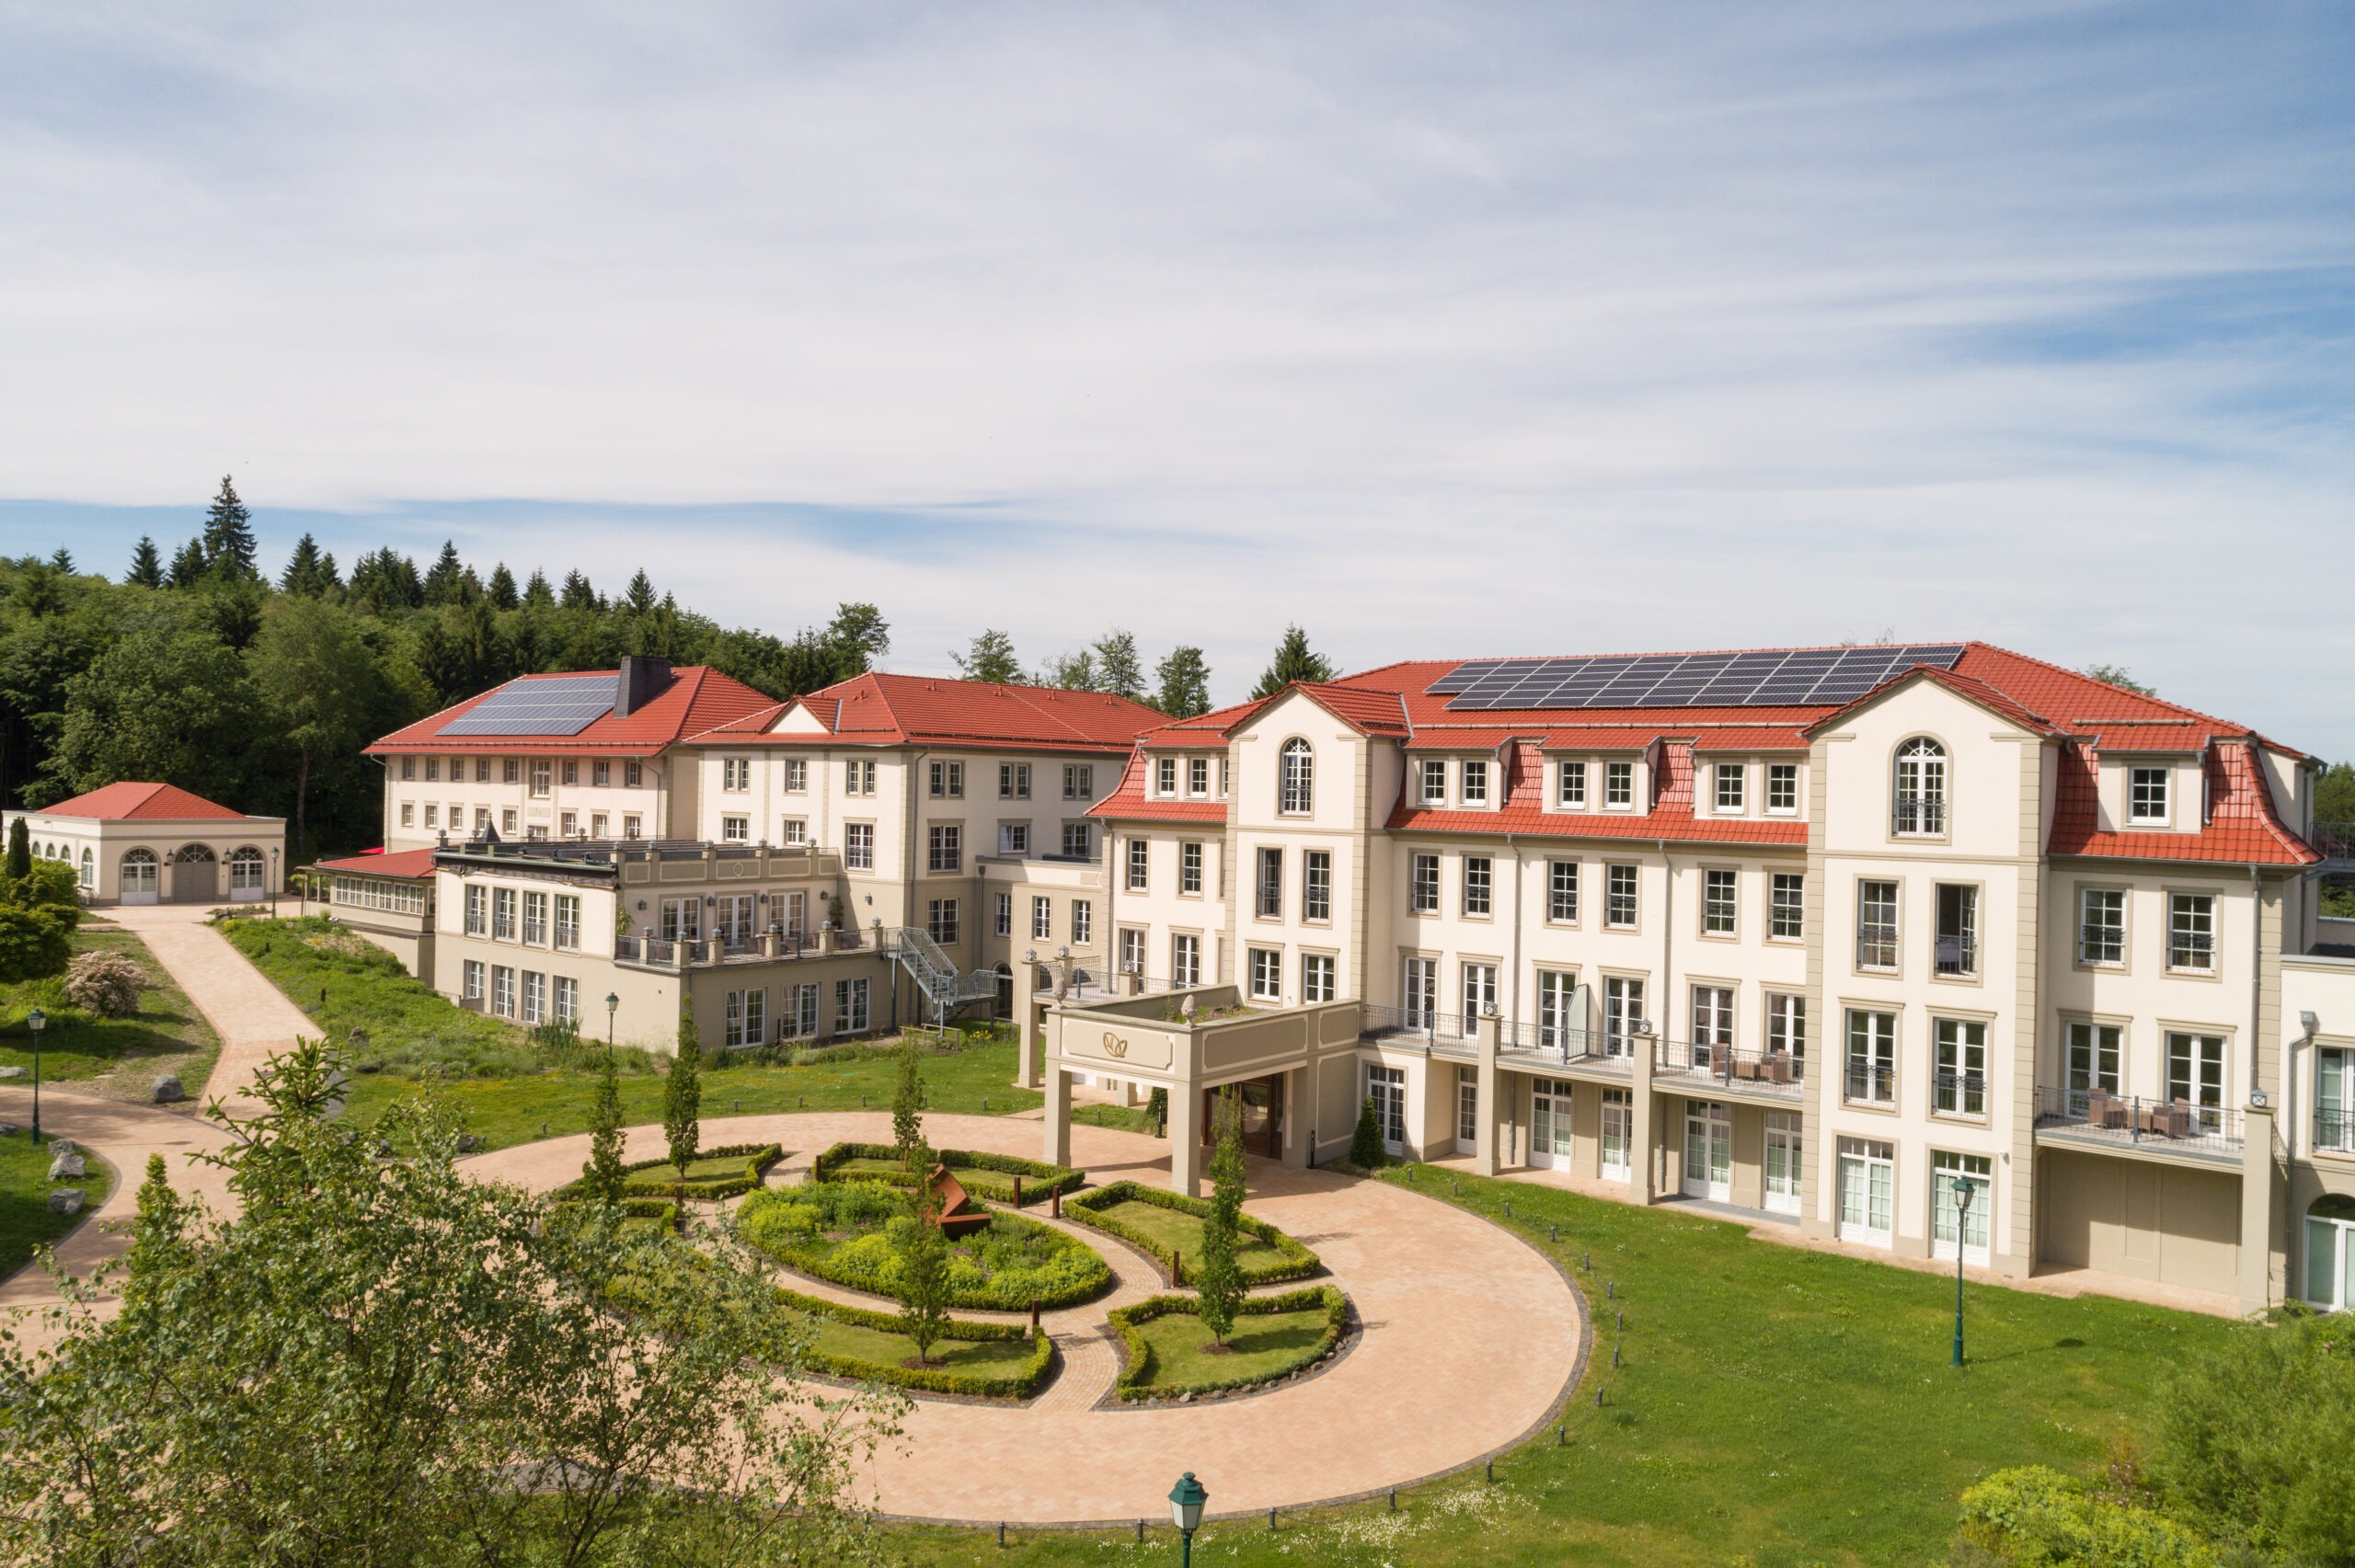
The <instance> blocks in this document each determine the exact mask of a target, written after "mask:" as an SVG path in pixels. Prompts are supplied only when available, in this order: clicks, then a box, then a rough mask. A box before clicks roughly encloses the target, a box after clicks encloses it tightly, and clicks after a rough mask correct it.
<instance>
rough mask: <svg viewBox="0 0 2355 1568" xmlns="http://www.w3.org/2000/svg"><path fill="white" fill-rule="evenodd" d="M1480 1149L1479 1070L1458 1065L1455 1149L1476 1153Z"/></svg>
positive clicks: (1461, 1152) (1458, 1151) (1456, 1073)
mask: <svg viewBox="0 0 2355 1568" xmlns="http://www.w3.org/2000/svg"><path fill="white" fill-rule="evenodd" d="M1479 1150H1480V1070H1479V1069H1478V1068H1476V1067H1459V1068H1457V1069H1456V1070H1455V1151H1456V1152H1457V1153H1458V1154H1476V1153H1478V1152H1479Z"/></svg>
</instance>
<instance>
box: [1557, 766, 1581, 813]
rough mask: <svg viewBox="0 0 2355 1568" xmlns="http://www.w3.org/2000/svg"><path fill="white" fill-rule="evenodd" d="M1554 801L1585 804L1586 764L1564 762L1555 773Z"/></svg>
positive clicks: (1572, 804) (1560, 804) (1571, 804)
mask: <svg viewBox="0 0 2355 1568" xmlns="http://www.w3.org/2000/svg"><path fill="white" fill-rule="evenodd" d="M1554 799H1555V803H1556V804H1557V805H1559V806H1569V807H1580V806H1584V805H1585V804H1586V764H1585V763H1584V762H1564V763H1563V764H1562V765H1561V771H1560V772H1559V773H1557V774H1556V775H1555V795H1554Z"/></svg>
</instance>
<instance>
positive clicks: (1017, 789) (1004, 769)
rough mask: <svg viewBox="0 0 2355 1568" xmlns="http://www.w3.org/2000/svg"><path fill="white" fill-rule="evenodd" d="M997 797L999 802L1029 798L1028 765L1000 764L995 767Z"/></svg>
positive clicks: (1019, 763) (1025, 763) (1017, 763)
mask: <svg viewBox="0 0 2355 1568" xmlns="http://www.w3.org/2000/svg"><path fill="white" fill-rule="evenodd" d="M997 797H998V798H999V799H1000V800H1028V799H1029V798H1030V764H1029V763H1028V762H1000V763H999V764H998V765H997Z"/></svg>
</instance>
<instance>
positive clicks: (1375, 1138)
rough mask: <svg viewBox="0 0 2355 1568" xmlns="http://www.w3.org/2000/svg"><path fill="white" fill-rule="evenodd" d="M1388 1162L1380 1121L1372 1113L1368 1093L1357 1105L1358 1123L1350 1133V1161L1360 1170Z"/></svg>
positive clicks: (1375, 1168) (1371, 1101)
mask: <svg viewBox="0 0 2355 1568" xmlns="http://www.w3.org/2000/svg"><path fill="white" fill-rule="evenodd" d="M1389 1162H1390V1155H1389V1151H1388V1150H1384V1148H1383V1147H1382V1123H1381V1122H1380V1121H1379V1120H1377V1119H1376V1118H1375V1116H1374V1114H1373V1095H1371V1094H1368V1095H1367V1096H1366V1097H1365V1104H1362V1105H1361V1106H1359V1107H1358V1125H1357V1127H1356V1128H1355V1129H1354V1130H1353V1131H1352V1132H1351V1133H1350V1164H1352V1165H1355V1166H1356V1167H1357V1168H1358V1169H1359V1170H1361V1171H1378V1170H1380V1169H1381V1168H1382V1167H1383V1166H1384V1165H1385V1164H1388V1163H1389Z"/></svg>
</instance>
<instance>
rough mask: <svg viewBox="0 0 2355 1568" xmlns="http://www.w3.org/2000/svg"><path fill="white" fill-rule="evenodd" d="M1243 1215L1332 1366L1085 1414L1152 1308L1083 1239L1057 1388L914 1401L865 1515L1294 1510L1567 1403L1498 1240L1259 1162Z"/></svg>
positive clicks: (858, 1117) (1563, 1289)
mask: <svg viewBox="0 0 2355 1568" xmlns="http://www.w3.org/2000/svg"><path fill="white" fill-rule="evenodd" d="M925 1133H926V1135H927V1137H928V1138H929V1139H931V1141H932V1142H933V1144H934V1146H935V1147H936V1148H955V1149H986V1150H995V1151H998V1152H1002V1153H1007V1154H1018V1155H1023V1156H1026V1157H1029V1158H1036V1157H1037V1154H1038V1145H1039V1137H1040V1132H1039V1124H1038V1123H1037V1122H1036V1121H1031V1120H1015V1119H1011V1118H1006V1117H998V1116H948V1115H940V1114H934V1115H929V1116H926V1117H925ZM844 1139H858V1140H865V1141H874V1140H886V1141H888V1140H889V1139H890V1116H889V1115H888V1114H887V1113H884V1112H881V1111H853V1112H834V1113H819V1112H811V1113H806V1114H801V1115H789V1116H730V1117H720V1118H715V1119H712V1120H707V1121H706V1122H705V1123H704V1124H703V1140H704V1141H705V1142H706V1143H708V1144H727V1143H752V1142H769V1141H775V1142H777V1143H780V1144H782V1145H783V1146H784V1148H785V1150H786V1152H787V1170H788V1172H789V1171H790V1170H791V1169H792V1168H794V1167H806V1166H807V1164H808V1163H809V1162H810V1157H811V1156H812V1155H814V1154H815V1153H817V1152H818V1150H821V1149H824V1148H825V1147H826V1146H827V1145H829V1144H831V1143H835V1142H839V1141H842V1140H844ZM588 1145H589V1140H588V1139H587V1138H586V1137H585V1136H580V1137H573V1138H562V1139H550V1140H548V1141H546V1142H543V1143H534V1144H525V1145H523V1146H521V1147H518V1148H514V1149H504V1150H498V1151H496V1152H493V1153H489V1154H481V1155H477V1156H474V1157H473V1158H472V1159H470V1160H469V1161H467V1162H466V1164H467V1166H468V1168H470V1169H472V1170H474V1171H475V1172H477V1173H479V1174H481V1175H483V1176H486V1177H489V1178H492V1179H496V1180H504V1181H512V1182H517V1183H520V1184H522V1185H524V1186H527V1187H530V1188H532V1189H534V1190H545V1189H546V1188H549V1187H553V1186H557V1185H561V1184H562V1183H564V1182H567V1181H569V1180H571V1179H572V1178H573V1177H574V1176H576V1175H578V1174H579V1173H580V1166H581V1163H582V1162H583V1161H585V1160H586V1159H587V1158H588ZM661 1151H662V1134H661V1128H659V1127H637V1128H633V1129H632V1130H631V1132H630V1134H629V1154H628V1157H629V1158H631V1159H653V1158H655V1157H657V1156H658V1155H660V1154H661ZM1072 1151H1073V1157H1074V1160H1076V1161H1077V1162H1080V1163H1082V1164H1084V1165H1085V1166H1086V1168H1087V1170H1088V1172H1089V1173H1090V1175H1091V1176H1092V1177H1093V1178H1094V1179H1095V1180H1096V1181H1097V1182H1099V1183H1102V1182H1111V1181H1119V1180H1120V1179H1122V1178H1124V1177H1135V1178H1137V1179H1140V1180H1145V1181H1155V1182H1158V1181H1162V1180H1166V1175H1167V1169H1168V1166H1167V1155H1166V1153H1165V1152H1164V1151H1163V1146H1162V1145H1161V1143H1160V1142H1159V1141H1158V1140H1157V1139H1149V1138H1145V1137H1143V1136H1141V1135H1138V1134H1135V1133H1127V1132H1115V1131H1112V1130H1110V1129H1108V1128H1102V1127H1086V1126H1075V1127H1073V1128H1072ZM1247 1207H1248V1208H1249V1210H1250V1212H1251V1213H1253V1214H1255V1215H1258V1217H1260V1218H1261V1219H1267V1220H1269V1222H1271V1223H1273V1224H1276V1225H1279V1226H1281V1227H1282V1228H1283V1229H1284V1230H1288V1231H1290V1232H1291V1233H1292V1234H1293V1235H1294V1236H1297V1237H1299V1238H1300V1239H1301V1240H1302V1241H1304V1242H1306V1243H1307V1244H1308V1245H1309V1246H1311V1247H1313V1248H1315V1250H1316V1252H1317V1253H1318V1254H1319V1255H1320V1256H1321V1257H1322V1258H1323V1259H1324V1260H1325V1263H1326V1265H1327V1268H1328V1269H1329V1270H1330V1271H1331V1274H1332V1277H1333V1281H1334V1283H1336V1284H1338V1285H1339V1286H1340V1287H1341V1288H1343V1289H1344V1290H1345V1291H1347V1292H1348V1293H1349V1295H1350V1299H1351V1301H1352V1302H1353V1303H1354V1304H1355V1306H1356V1309H1357V1313H1358V1317H1359V1319H1360V1321H1361V1323H1362V1324H1363V1333H1362V1334H1361V1338H1360V1340H1359V1342H1358V1344H1357V1345H1356V1346H1355V1348H1353V1349H1352V1350H1351V1351H1350V1353H1349V1354H1348V1355H1347V1356H1343V1357H1342V1358H1341V1359H1340V1360H1338V1362H1336V1363H1334V1364H1333V1365H1332V1366H1331V1367H1330V1368H1328V1369H1327V1370H1326V1371H1325V1372H1324V1373H1323V1374H1322V1375H1320V1376H1318V1377H1315V1378H1312V1379H1304V1380H1303V1381H1301V1382H1298V1383H1292V1384H1289V1385H1286V1386H1284V1387H1282V1388H1281V1389H1278V1390H1275V1391H1271V1392H1269V1393H1265V1394H1260V1395H1257V1396H1254V1397H1250V1398H1246V1399H1235V1400H1224V1401H1218V1400H1212V1401H1208V1402H1201V1403H1197V1404H1191V1405H1179V1406H1166V1405H1165V1406H1155V1407H1152V1408H1145V1409H1118V1408H1114V1409H1098V1408H1097V1400H1098V1399H1099V1398H1100V1397H1101V1396H1102V1395H1103V1394H1104V1393H1105V1392H1106V1391H1109V1389H1110V1388H1111V1386H1112V1379H1113V1377H1114V1374H1115V1372H1116V1370H1117V1368H1118V1364H1119V1357H1118V1355H1117V1354H1116V1352H1115V1351H1114V1349H1113V1346H1112V1344H1111V1342H1110V1341H1109V1339H1108V1338H1107V1337H1106V1333H1107V1331H1106V1329H1105V1326H1104V1314H1105V1312H1106V1311H1107V1310H1109V1309H1110V1308H1111V1307H1114V1306H1117V1305H1120V1304H1121V1303H1122V1302H1124V1301H1128V1300H1134V1299H1139V1298H1141V1297H1143V1296H1146V1295H1150V1294H1153V1293H1154V1292H1155V1290H1156V1289H1158V1288H1159V1279H1158V1276H1157V1275H1156V1274H1155V1271H1154V1270H1153V1268H1152V1267H1151V1265H1148V1264H1147V1263H1145V1261H1144V1260H1143V1257H1142V1255H1141V1254H1138V1253H1134V1252H1133V1251H1132V1250H1131V1249H1129V1248H1127V1247H1125V1246H1123V1245H1121V1244H1120V1243H1119V1242H1112V1241H1111V1240H1109V1238H1106V1237H1102V1236H1099V1235H1097V1233H1095V1232H1093V1231H1085V1230H1083V1231H1080V1232H1079V1233H1080V1234H1082V1235H1085V1236H1086V1237H1087V1238H1088V1240H1089V1241H1090V1242H1092V1243H1095V1244H1097V1247H1098V1250H1099V1251H1101V1252H1103V1253H1104V1254H1105V1255H1106V1256H1107V1257H1108V1258H1109V1260H1110V1261H1111V1263H1112V1265H1113V1269H1114V1272H1115V1273H1116V1274H1117V1275H1118V1276H1119V1278H1120V1283H1119V1286H1118V1288H1116V1289H1115V1291H1114V1292H1113V1293H1112V1295H1110V1296H1109V1297H1107V1298H1105V1299H1102V1300H1098V1301H1096V1302H1093V1303H1090V1304H1089V1305H1088V1306H1086V1307H1080V1308H1074V1309H1070V1310H1065V1311H1060V1312H1055V1313H1051V1314H1049V1315H1048V1320H1047V1322H1048V1327H1049V1330H1050V1332H1051V1333H1052V1334H1053V1335H1054V1337H1055V1339H1056V1341H1057V1344H1058V1347H1059V1349H1060V1350H1061V1351H1062V1353H1063V1371H1062V1372H1061V1374H1060V1375H1059V1376H1058V1378H1057V1379H1056V1381H1055V1383H1054V1384H1053V1385H1052V1386H1051V1388H1050V1389H1049V1390H1048V1391H1047V1392H1046V1393H1045V1394H1043V1395H1042V1396H1040V1398H1039V1399H1038V1400H1036V1401H1035V1402H1032V1403H1030V1404H1029V1405H1028V1406H1010V1405H991V1404H979V1403H972V1404H968V1403H956V1402H947V1401H940V1400H918V1401H916V1402H915V1407H914V1409H913V1411H912V1412H911V1413H910V1414H909V1417H908V1420H907V1422H906V1434H907V1441H906V1442H905V1443H904V1444H903V1445H902V1447H901V1448H899V1449H897V1450H896V1451H893V1452H889V1453H885V1454H883V1455H880V1456H879V1457H878V1459H877V1462H876V1465H875V1471H874V1475H873V1478H872V1480H873V1484H874V1488H875V1491H876V1494H877V1495H878V1498H879V1506H880V1507H881V1509H882V1511H883V1512H885V1513H887V1514H890V1515H893V1516H899V1517H902V1518H916V1519H935V1520H953V1521H960V1522H969V1523H976V1524H990V1523H994V1522H995V1521H998V1520H1005V1521H1007V1522H1009V1523H1018V1524H1076V1523H1085V1522H1126V1521H1128V1520H1131V1519H1135V1518H1156V1517H1160V1516H1163V1515H1164V1514H1165V1513H1166V1506H1167V1505H1166V1502H1165V1501H1164V1499H1165V1498H1166V1494H1167V1493H1168V1490H1169V1485H1170V1482H1173V1481H1174V1480H1176V1479H1177V1472H1178V1471H1181V1470H1191V1471H1193V1472H1194V1473H1195V1474H1196V1475H1197V1476H1199V1477H1200V1478H1201V1481H1202V1484H1203V1485H1205V1486H1206V1487H1208V1488H1209V1489H1210V1493H1211V1498H1212V1508H1213V1509H1214V1510H1215V1511H1216V1512H1217V1513H1220V1514H1226V1513H1238V1514H1240V1513H1254V1512H1264V1511H1265V1510H1266V1509H1268V1508H1270V1507H1284V1506H1297V1505H1303V1504H1307V1503H1314V1502H1321V1501H1325V1500H1327V1499H1332V1498H1339V1497H1348V1496H1353V1495H1357V1494H1364V1493H1372V1492H1377V1491H1380V1490H1382V1489H1383V1488H1384V1487H1388V1486H1393V1485H1403V1484H1405V1483H1406V1482H1410V1481H1415V1480H1418V1479H1420V1478H1421V1477H1424V1476H1428V1475H1432V1474H1435V1473H1438V1472H1440V1471H1448V1470H1453V1469H1456V1468H1458V1467H1461V1466H1464V1465H1467V1464H1472V1463H1475V1462H1476V1461H1477V1460H1479V1459H1481V1458H1482V1457H1483V1456H1485V1455H1487V1454H1488V1453H1491V1452H1493V1451H1495V1450H1496V1449H1499V1448H1503V1447H1506V1446H1508V1445H1510V1444H1511V1443H1513V1442H1514V1441H1516V1440H1517V1439H1519V1438H1521V1437H1522V1436H1524V1435H1526V1434H1527V1433H1528V1432H1530V1431H1531V1430H1532V1429H1533V1428H1534V1427H1536V1426H1537V1425H1540V1424H1542V1423H1543V1422H1545V1420H1546V1419H1547V1417H1548V1416H1549V1415H1550V1414H1551V1413H1553V1411H1554V1410H1555V1408H1556V1407H1557V1404H1558V1402H1559V1401H1560V1400H1561V1398H1562V1396H1563V1394H1564V1393H1565V1392H1566V1391H1568V1386H1569V1383H1570V1380H1571V1379H1572V1378H1573V1376H1574V1375H1575V1373H1576V1371H1577V1369H1578V1364H1579V1357H1580V1353H1581V1350H1582V1348H1583V1346H1584V1345H1585V1344H1586V1321H1585V1309H1584V1307H1583V1305H1582V1304H1581V1302H1580V1299H1579V1297H1578V1295H1577V1293H1576V1292H1575V1291H1573V1290H1572V1289H1571V1288H1570V1287H1569V1285H1568V1282H1567V1281H1566V1280H1565V1279H1564V1278H1563V1277H1562V1276H1561V1275H1560V1274H1559V1273H1558V1272H1557V1270H1556V1269H1555V1267H1554V1266H1553V1265H1552V1264H1550V1263H1548V1262H1547V1261H1546V1260H1545V1258H1544V1257H1543V1256H1542V1255H1540V1254H1539V1253H1537V1252H1536V1251H1535V1249H1534V1248H1532V1247H1529V1246H1527V1245H1524V1244H1523V1243H1522V1242H1520V1241H1519V1240H1517V1239H1516V1238H1514V1237H1513V1236H1511V1234H1509V1233H1508V1232H1506V1231H1504V1230H1500V1229H1499V1228H1498V1227H1496V1226H1494V1225H1491V1224H1489V1223H1488V1222H1487V1221H1486V1220H1483V1219H1477V1218H1476V1217H1474V1216H1472V1215H1470V1214H1467V1213H1465V1211H1463V1210H1462V1209H1459V1208H1456V1207H1453V1206H1452V1205H1448V1204H1443V1203H1440V1202H1438V1201H1436V1200H1434V1199H1430V1198H1425V1197H1421V1196H1418V1195H1416V1194H1414V1193H1411V1192H1407V1191H1404V1190H1402V1189H1400V1188H1398V1187H1395V1186H1392V1185H1388V1184H1386V1183H1382V1182H1367V1181H1359V1180H1355V1179H1352V1178H1350V1177H1347V1176H1341V1175H1337V1174H1331V1173H1325V1172H1309V1171H1297V1170H1292V1169H1289V1168H1287V1167H1282V1166H1278V1165H1274V1164H1270V1163H1267V1162H1258V1161H1255V1162H1252V1169H1251V1196H1250V1199H1249V1202H1248V1204H1247ZM794 1285H795V1288H797V1289H804V1290H809V1289H811V1285H810V1282H807V1281H803V1280H800V1279H798V1277H797V1278H796V1279H795V1281H794ZM819 1289H820V1290H822V1291H823V1293H824V1294H827V1295H836V1294H840V1295H841V1296H842V1298H843V1299H856V1300H859V1301H861V1302H862V1303H863V1304H867V1305H873V1304H874V1303H873V1302H872V1300H871V1299H867V1298H860V1297H856V1296H855V1295H854V1294H852V1293H849V1292H836V1291H833V1290H831V1289H826V1288H823V1287H820V1288H819ZM812 1293H817V1292H816V1291H813V1292H812Z"/></svg>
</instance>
